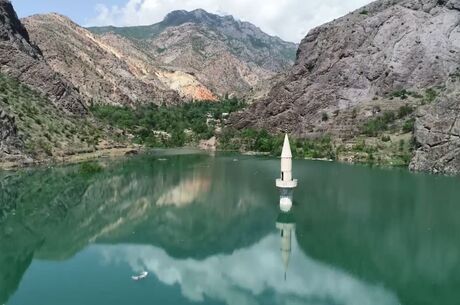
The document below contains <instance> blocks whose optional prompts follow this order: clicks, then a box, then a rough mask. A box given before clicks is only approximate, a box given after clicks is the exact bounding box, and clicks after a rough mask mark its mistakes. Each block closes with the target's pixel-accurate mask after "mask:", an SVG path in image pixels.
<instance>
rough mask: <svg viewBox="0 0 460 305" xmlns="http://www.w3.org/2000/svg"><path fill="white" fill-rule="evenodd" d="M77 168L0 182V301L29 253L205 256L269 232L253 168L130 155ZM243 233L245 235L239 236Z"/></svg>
mask: <svg viewBox="0 0 460 305" xmlns="http://www.w3.org/2000/svg"><path fill="white" fill-rule="evenodd" d="M78 168H79V167H78V166H71V167H66V168H60V169H49V170H39V171H33V172H30V173H29V172H21V173H19V174H14V175H12V176H10V177H9V178H8V179H6V178H5V179H3V180H2V185H1V187H2V190H1V194H2V195H1V197H0V200H1V202H0V241H1V242H0V287H2V289H1V290H0V304H3V303H5V302H6V300H7V299H8V296H9V295H10V294H11V293H12V292H14V290H15V289H16V287H17V285H18V284H19V282H20V280H21V277H22V274H23V273H24V272H25V270H26V269H27V267H28V265H29V264H30V262H31V260H32V258H33V257H35V258H42V259H52V260H61V259H67V258H69V257H71V256H73V255H74V254H75V253H77V252H78V251H80V250H81V249H82V248H84V247H85V246H86V245H87V244H88V243H91V242H97V243H100V242H105V243H107V242H123V243H144V244H152V245H158V246H161V247H163V248H164V249H165V250H166V251H167V252H169V253H172V254H173V255H177V256H193V257H202V258H203V257H206V256H208V255H211V254H214V253H221V252H229V251H232V250H234V249H237V248H240V247H243V246H246V245H249V244H251V243H254V242H255V241H257V240H258V239H260V238H262V237H263V236H264V235H265V234H266V233H267V232H269V231H270V230H271V227H270V224H265V223H263V222H262V219H264V218H265V217H260V216H261V214H266V213H275V209H272V208H268V209H267V204H269V203H270V202H269V201H268V198H269V197H268V196H270V194H269V192H252V191H251V190H253V189H254V187H255V188H256V189H257V188H258V186H254V185H253V184H252V185H251V184H250V183H249V180H250V179H252V178H253V176H254V171H255V170H256V169H257V167H256V166H251V167H250V169H247V168H246V167H243V166H238V164H235V163H233V162H231V160H227V159H226V158H217V159H213V158H209V157H207V156H204V155H185V156H180V157H178V156H167V161H165V162H162V161H158V160H157V159H156V157H143V158H136V159H132V160H129V161H125V162H120V163H116V164H110V165H108V167H107V168H106V169H105V170H104V171H103V172H102V173H97V174H94V175H82V174H80V173H79V172H78ZM259 179H261V180H263V177H262V178H259ZM230 181H231V183H230ZM259 187H260V186H259ZM250 188H251V189H250ZM273 191H275V190H273ZM181 192H186V193H187V194H186V195H185V196H184V195H183V194H181ZM265 196H267V197H268V198H265ZM243 215H245V217H242V216H243ZM251 215H252V216H251ZM241 230H250V231H251V232H252V233H251V234H249V235H244V236H241V234H240V232H241ZM224 232H225V233H224ZM133 233H134V234H133ZM222 234H226V238H225V239H224V238H220V236H221V235H222ZM200 245H201V246H200ZM197 249H198V250H197ZM3 287H6V290H5V289H3Z"/></svg>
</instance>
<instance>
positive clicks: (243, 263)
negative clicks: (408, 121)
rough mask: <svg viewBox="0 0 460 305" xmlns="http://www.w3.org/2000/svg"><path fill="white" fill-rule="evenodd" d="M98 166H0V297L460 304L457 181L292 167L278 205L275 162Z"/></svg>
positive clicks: (71, 303) (36, 301) (77, 304)
mask: <svg viewBox="0 0 460 305" xmlns="http://www.w3.org/2000/svg"><path fill="white" fill-rule="evenodd" d="M101 163H102V164H103V165H104V170H103V171H101V172H97V173H84V172H81V171H80V166H79V165H75V166H66V167H61V168H51V169H35V170H23V171H20V172H17V173H14V172H3V173H0V191H1V192H0V305H3V304H8V305H92V304H94V305H96V304H97V305H101V304H107V305H118V304H120V305H121V304H136V305H142V304H165V305H169V304H171V305H176V304H228V305H253V304H264V305H265V304H267V305H270V304H292V305H297V304H312V305H319V304H331V305H384V304H385V305H387V304H388V305H393V304H394V305H397V304H402V305H419V304H427V305H448V304H460V179H459V178H448V177H440V176H431V175H425V174H413V173H409V172H407V171H406V170H399V169H393V170H384V169H375V168H368V167H363V166H349V165H343V164H337V163H332V162H331V163H329V162H314V161H300V160H299V161H294V176H295V178H298V179H299V186H298V187H297V189H296V190H295V192H294V207H293V209H292V211H291V212H290V213H289V214H280V211H279V206H278V203H279V193H278V190H277V189H276V188H275V185H274V184H275V178H276V177H277V176H278V175H279V159H274V158H261V157H249V156H239V155H231V154H216V155H209V154H204V153H196V152H195V153H194V152H188V151H183V150H179V151H159V152H155V153H152V154H149V155H145V156H138V157H133V158H128V159H125V160H117V161H101ZM277 227H278V228H280V227H284V228H289V230H290V233H291V241H290V251H285V250H286V247H285V246H286V244H285V243H284V242H285V241H286V236H288V235H286V232H284V233H283V236H281V234H280V231H279V230H278V229H277ZM283 249H284V250H283ZM144 270H145V271H148V272H149V276H148V277H147V278H145V279H144V280H142V281H133V280H132V279H131V276H132V275H135V274H139V273H140V272H142V271H144Z"/></svg>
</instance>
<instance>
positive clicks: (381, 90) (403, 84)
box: [232, 0, 460, 136]
mask: <svg viewBox="0 0 460 305" xmlns="http://www.w3.org/2000/svg"><path fill="white" fill-rule="evenodd" d="M458 4H459V1H437V0H396V1H395V0H380V1H376V2H373V3H371V4H369V5H368V6H365V7H363V8H361V9H359V10H357V11H355V12H352V13H350V14H349V15H346V16H344V17H342V18H340V19H337V20H335V21H332V22H330V23H327V24H324V25H322V26H320V27H317V28H315V29H313V30H312V31H310V32H309V33H308V35H307V36H306V37H305V39H303V41H302V43H301V44H300V47H299V50H298V52H297V59H296V63H295V65H294V67H293V68H292V69H291V70H290V71H289V72H288V73H287V74H286V76H285V77H284V78H283V79H282V80H281V81H279V82H278V83H277V84H275V86H274V87H273V89H272V90H271V91H270V93H269V94H268V97H266V98H265V99H263V100H261V101H260V102H258V103H255V104H254V105H253V106H252V107H250V109H248V110H247V111H245V112H243V113H240V114H237V115H235V116H234V117H233V118H232V122H233V124H234V125H235V126H237V127H239V128H243V127H258V128H265V129H268V130H270V131H272V132H281V131H288V132H291V133H295V134H296V135H299V136H304V135H308V134H310V133H315V132H320V133H321V132H329V133H338V135H339V136H340V130H341V128H340V126H338V128H334V129H332V126H333V125H335V122H334V120H328V121H324V120H322V115H321V114H322V113H323V112H326V113H333V112H336V111H347V110H350V109H352V108H353V107H355V106H359V105H360V104H362V103H364V102H368V101H371V100H372V99H373V98H374V97H376V96H385V95H386V94H388V93H391V92H394V91H396V90H401V89H408V90H409V89H411V90H418V89H422V88H427V87H430V86H434V85H439V84H443V83H444V82H445V81H446V80H447V79H448V77H449V75H450V74H451V73H453V72H454V71H456V69H457V68H458V67H460V56H459V55H460V27H459V23H460V11H459V10H458ZM336 127H337V126H336Z"/></svg>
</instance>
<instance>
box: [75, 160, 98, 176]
mask: <svg viewBox="0 0 460 305" xmlns="http://www.w3.org/2000/svg"><path fill="white" fill-rule="evenodd" d="M103 169H104V168H103V167H102V166H101V165H100V164H99V163H95V162H85V163H82V164H80V170H79V171H80V174H84V175H88V174H96V173H99V172H102V171H103Z"/></svg>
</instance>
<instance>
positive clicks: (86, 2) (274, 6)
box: [12, 0, 372, 42]
mask: <svg viewBox="0 0 460 305" xmlns="http://www.w3.org/2000/svg"><path fill="white" fill-rule="evenodd" d="M12 2H13V4H14V6H15V8H16V10H17V12H18V15H19V16H20V17H25V16H28V15H31V14H36V13H47V12H58V13H61V14H63V15H66V16H68V17H70V18H72V19H73V20H74V21H76V22H77V23H79V24H81V25H85V26H88V25H116V26H126V25H145V24H152V23H156V22H159V21H161V20H162V19H163V17H164V16H165V15H166V14H167V13H169V12H170V11H173V10H178V9H185V10H193V9H196V8H203V9H205V10H207V11H209V12H213V13H218V14H221V15H226V14H230V15H233V16H235V18H238V19H241V20H244V21H249V22H251V23H254V24H255V25H257V26H258V27H260V28H261V29H262V30H264V31H265V32H267V33H269V34H272V35H277V36H279V37H281V38H283V39H285V40H289V41H294V42H299V41H300V40H301V39H302V38H303V37H304V36H305V35H306V33H307V32H308V30H310V29H311V28H313V27H315V26H318V25H320V24H322V23H324V22H327V21H330V20H332V19H334V18H337V17H340V16H342V15H345V14H346V13H348V12H350V11H352V10H355V9H357V8H359V7H361V6H363V5H365V4H367V3H370V2H372V1H371V0H96V1H93V0H78V1H62V0H39V1H32V0H12Z"/></svg>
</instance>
